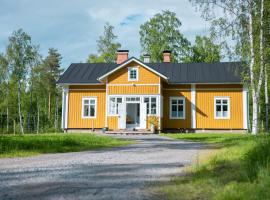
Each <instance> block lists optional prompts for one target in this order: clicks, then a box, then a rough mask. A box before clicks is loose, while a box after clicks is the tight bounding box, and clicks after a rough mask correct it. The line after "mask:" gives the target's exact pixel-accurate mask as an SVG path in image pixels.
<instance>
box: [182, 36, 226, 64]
mask: <svg viewBox="0 0 270 200" xmlns="http://www.w3.org/2000/svg"><path fill="white" fill-rule="evenodd" d="M220 60H221V45H218V44H215V43H214V42H213V41H212V39H211V38H209V37H206V36H202V37H201V36H196V40H195V44H194V45H193V46H192V47H191V52H190V54H189V55H186V57H184V58H183V61H184V62H206V63H207V62H219V61H220Z"/></svg>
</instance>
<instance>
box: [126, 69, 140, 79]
mask: <svg viewBox="0 0 270 200" xmlns="http://www.w3.org/2000/svg"><path fill="white" fill-rule="evenodd" d="M128 80H129V81H137V80H138V68H137V67H129V68H128Z"/></svg>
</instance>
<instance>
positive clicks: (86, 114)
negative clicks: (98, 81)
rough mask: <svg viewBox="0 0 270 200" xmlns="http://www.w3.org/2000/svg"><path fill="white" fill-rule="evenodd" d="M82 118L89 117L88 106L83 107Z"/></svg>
mask: <svg viewBox="0 0 270 200" xmlns="http://www.w3.org/2000/svg"><path fill="white" fill-rule="evenodd" d="M83 116H84V117H88V116H89V106H88V105H84V106H83Z"/></svg>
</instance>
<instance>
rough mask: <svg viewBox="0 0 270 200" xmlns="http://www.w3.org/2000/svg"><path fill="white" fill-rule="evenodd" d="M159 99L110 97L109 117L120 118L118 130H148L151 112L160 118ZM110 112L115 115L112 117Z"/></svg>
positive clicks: (153, 96)
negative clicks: (148, 119)
mask: <svg viewBox="0 0 270 200" xmlns="http://www.w3.org/2000/svg"><path fill="white" fill-rule="evenodd" d="M159 97H160V96H159V95H109V96H108V101H109V102H108V104H107V105H108V110H109V116H118V129H121V130H123V129H125V130H126V129H128V130H134V129H136V130H139V129H146V128H147V115H149V112H150V114H151V115H156V116H159V113H160V100H159ZM149 99H151V100H152V101H151V100H149ZM151 103H152V104H151ZM151 108H152V110H151ZM110 111H111V113H115V114H114V115H110ZM151 112H152V113H151Z"/></svg>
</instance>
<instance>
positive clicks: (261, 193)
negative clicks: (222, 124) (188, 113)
mask: <svg viewBox="0 0 270 200" xmlns="http://www.w3.org/2000/svg"><path fill="white" fill-rule="evenodd" d="M217 135H218V136H217ZM230 135H231V136H230ZM168 136H170V137H173V138H178V139H185V140H189V141H191V140H192V141H200V142H204V143H209V144H211V145H210V146H209V151H208V152H205V153H203V154H202V155H200V156H201V157H202V158H204V157H206V158H204V160H203V161H201V162H199V163H197V165H194V166H193V167H192V168H191V169H189V170H187V171H186V174H185V175H183V176H180V177H177V178H174V179H173V180H172V181H171V182H170V183H168V184H165V185H164V186H156V187H155V188H154V189H153V190H154V191H155V192H156V194H157V195H159V196H162V197H164V198H165V199H189V200H193V199H194V200H195V199H207V200H208V199H219V200H235V199H248V200H253V199H255V200H256V199H258V200H259V199H269V198H270V192H269V189H268V188H269V186H270V173H269V172H270V168H269V166H270V165H269V164H270V148H269V147H270V136H269V135H260V136H257V137H254V136H250V135H242V136H241V135H235V134H174V135H173V134H170V135H168ZM196 136H198V137H196ZM211 148H213V149H212V150H211ZM207 154H210V155H208V156H207ZM198 160H199V159H198Z"/></svg>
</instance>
